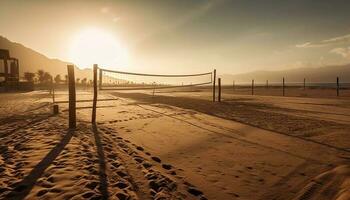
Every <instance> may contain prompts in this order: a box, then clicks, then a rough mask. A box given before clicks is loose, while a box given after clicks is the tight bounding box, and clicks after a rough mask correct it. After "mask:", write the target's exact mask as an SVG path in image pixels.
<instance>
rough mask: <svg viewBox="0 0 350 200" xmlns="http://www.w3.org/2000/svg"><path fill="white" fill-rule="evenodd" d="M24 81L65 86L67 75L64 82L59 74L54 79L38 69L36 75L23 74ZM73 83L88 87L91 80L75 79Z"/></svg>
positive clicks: (30, 73) (31, 73)
mask: <svg viewBox="0 0 350 200" xmlns="http://www.w3.org/2000/svg"><path fill="white" fill-rule="evenodd" d="M24 79H25V80H26V81H28V82H32V83H36V84H42V85H47V84H51V83H55V84H62V83H64V84H67V83H68V75H65V76H64V80H63V79H62V77H61V75H60V74H57V75H56V76H55V77H54V78H53V76H52V75H51V74H50V73H49V72H45V71H44V70H42V69H40V70H38V71H37V72H36V73H33V72H24ZM75 83H76V84H78V85H83V86H89V85H92V80H88V79H87V78H83V79H80V78H77V79H76V80H75Z"/></svg>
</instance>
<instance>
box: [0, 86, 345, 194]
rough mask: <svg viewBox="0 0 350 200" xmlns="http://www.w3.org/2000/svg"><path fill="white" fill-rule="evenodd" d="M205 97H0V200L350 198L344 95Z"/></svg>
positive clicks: (132, 94) (133, 94)
mask: <svg viewBox="0 0 350 200" xmlns="http://www.w3.org/2000/svg"><path fill="white" fill-rule="evenodd" d="M210 95H211V93H210V91H197V92H184V91H182V92H169V93H168V92H164V93H163V92H162V93H156V94H155V95H152V92H137V91H134V92H101V93H99V99H113V100H112V101H99V102H98V109H97V124H96V125H95V126H93V125H92V124H91V123H90V120H91V102H85V103H77V107H78V108H77V117H78V126H77V129H76V130H75V131H72V130H68V128H67V126H68V121H67V114H68V113H67V104H65V103H60V104H58V105H59V106H60V114H59V115H52V110H51V109H52V105H51V104H50V101H51V96H50V95H48V94H47V92H30V93H23V94H15V93H13V94H0V97H1V98H0V105H1V106H0V111H1V116H0V127H1V129H0V130H1V131H0V145H1V147H0V153H1V156H0V177H1V181H0V189H1V191H0V199H338V200H343V199H349V189H350V186H349V175H350V167H349V164H350V162H349V160H350V140H349V139H348V133H349V131H350V126H349V125H350V114H349V113H350V112H349V111H350V99H349V98H346V97H343V98H304V97H279V96H251V95H237V94H232V93H229V92H228V93H225V94H224V95H223V102H221V103H218V102H215V103H214V102H211V96H210ZM77 98H78V99H91V92H88V91H79V92H78V96H77ZM56 99H57V100H58V101H63V100H66V99H67V95H66V92H64V91H59V92H57V95H56Z"/></svg>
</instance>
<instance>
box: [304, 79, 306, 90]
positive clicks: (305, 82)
mask: <svg viewBox="0 0 350 200" xmlns="http://www.w3.org/2000/svg"><path fill="white" fill-rule="evenodd" d="M305 89H306V78H304V90H305Z"/></svg>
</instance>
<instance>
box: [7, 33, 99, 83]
mask: <svg viewBox="0 0 350 200" xmlns="http://www.w3.org/2000/svg"><path fill="white" fill-rule="evenodd" d="M0 49H8V50H9V51H10V56H11V57H15V58H18V60H19V66H20V70H19V71H20V76H21V77H22V76H23V73H24V72H34V73H35V72H37V71H38V70H39V69H42V70H45V71H47V72H49V73H50V74H51V75H53V76H55V75H57V74H60V75H61V76H62V77H64V75H66V74H67V65H68V64H71V63H69V62H65V61H61V60H59V59H51V58H48V57H47V56H45V55H43V54H41V53H39V52H37V51H34V50H33V49H30V48H28V47H25V46H23V45H22V44H19V43H16V42H12V41H10V40H8V39H7V38H5V37H2V36H0ZM75 76H76V77H77V78H85V77H86V78H88V79H91V77H92V71H91V70H80V69H78V68H76V70H75Z"/></svg>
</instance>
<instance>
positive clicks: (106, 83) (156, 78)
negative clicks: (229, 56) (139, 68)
mask: <svg viewBox="0 0 350 200" xmlns="http://www.w3.org/2000/svg"><path fill="white" fill-rule="evenodd" d="M213 81H214V71H213V72H207V73H198V74H144V73H133V72H123V71H115V70H109V69H103V68H99V89H100V90H147V89H150V90H154V89H171V88H185V87H195V86H205V85H209V84H212V83H213Z"/></svg>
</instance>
